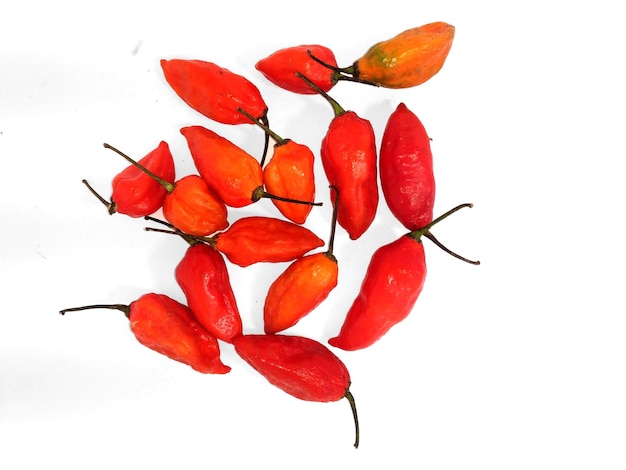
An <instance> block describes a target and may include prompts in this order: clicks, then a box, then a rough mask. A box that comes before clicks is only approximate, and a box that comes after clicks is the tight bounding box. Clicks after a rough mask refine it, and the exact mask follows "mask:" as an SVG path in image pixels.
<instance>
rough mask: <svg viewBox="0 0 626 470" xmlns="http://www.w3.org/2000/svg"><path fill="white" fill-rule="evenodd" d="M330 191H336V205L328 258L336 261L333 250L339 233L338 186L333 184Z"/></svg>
mask: <svg viewBox="0 0 626 470" xmlns="http://www.w3.org/2000/svg"><path fill="white" fill-rule="evenodd" d="M329 187H330V189H332V190H333V191H335V203H334V204H333V217H332V220H331V224H330V237H329V238H328V251H326V256H328V257H329V258H331V259H334V260H335V261H336V258H335V255H333V248H334V246H335V232H336V231H337V230H336V229H337V214H338V211H339V209H338V208H339V189H338V188H337V186H333V185H332V184H331V185H330V186H329Z"/></svg>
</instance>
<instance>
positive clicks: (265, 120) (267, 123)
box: [259, 109, 270, 167]
mask: <svg viewBox="0 0 626 470" xmlns="http://www.w3.org/2000/svg"><path fill="white" fill-rule="evenodd" d="M259 120H260V121H261V122H262V123H263V125H264V126H265V127H267V128H268V129H269V127H270V121H269V119H268V117H267V109H266V110H265V111H264V112H263V116H261V118H260V119H259ZM269 148H270V136H269V134H268V133H267V132H266V133H265V142H264V143H263V154H262V155H261V167H263V164H264V163H265V157H267V151H268V150H269Z"/></svg>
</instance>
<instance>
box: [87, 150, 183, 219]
mask: <svg viewBox="0 0 626 470" xmlns="http://www.w3.org/2000/svg"><path fill="white" fill-rule="evenodd" d="M139 163H140V164H141V165H142V166H144V167H145V168H147V169H148V170H150V171H151V172H152V173H154V174H155V175H157V176H158V177H159V178H161V179H163V180H165V181H173V180H174V178H175V176H176V171H175V168H174V158H173V157H172V153H171V152H170V147H169V145H168V144H167V142H163V141H162V142H161V143H160V144H159V145H158V147H157V148H155V149H154V150H152V151H151V152H150V153H148V154H147V155H146V156H145V157H143V158H142V159H141V160H139ZM83 183H84V184H85V185H86V186H87V188H89V190H90V191H91V192H92V193H93V194H94V195H95V196H96V197H97V198H98V199H99V200H100V202H102V203H103V204H104V205H105V206H106V207H107V209H108V210H109V214H115V213H116V212H118V213H120V214H125V215H128V216H130V217H145V216H146V215H150V214H153V213H154V212H156V211H157V210H158V209H160V208H161V206H162V205H163V201H164V200H165V196H167V190H166V189H165V188H164V187H163V186H162V185H161V184H160V183H159V182H158V181H156V180H155V179H154V178H152V177H150V176H149V175H148V174H146V173H145V172H144V171H141V170H140V169H139V168H137V166H136V165H129V166H127V167H126V168H125V169H124V170H123V171H122V172H120V173H118V174H117V175H116V176H115V177H114V178H113V182H112V187H113V192H112V193H111V201H110V202H109V201H107V200H106V199H104V198H103V197H102V196H100V195H99V194H98V193H97V192H96V191H95V190H94V189H93V188H92V187H91V186H90V185H89V183H88V182H87V180H83Z"/></svg>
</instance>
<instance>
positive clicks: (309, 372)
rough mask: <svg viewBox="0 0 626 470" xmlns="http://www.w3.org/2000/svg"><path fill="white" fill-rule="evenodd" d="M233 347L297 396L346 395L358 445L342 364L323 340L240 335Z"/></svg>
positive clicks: (328, 399) (274, 382) (347, 379)
mask: <svg viewBox="0 0 626 470" xmlns="http://www.w3.org/2000/svg"><path fill="white" fill-rule="evenodd" d="M233 345H234V346H235V351H236V352H237V354H239V356H240V357H241V358H242V359H243V360H244V361H246V362H247V363H248V364H250V366H252V368H254V369H255V370H256V371H257V372H259V373H260V374H261V375H262V376H263V377H265V378H266V379H267V380H268V381H269V382H270V383H271V384H272V385H274V386H276V387H278V388H280V389H281V390H283V391H284V392H286V393H288V394H289V395H292V396H294V397H296V398H299V399H300V400H306V401H314V402H333V401H339V400H341V399H342V398H346V399H347V400H348V402H349V403H350V407H351V409H352V414H353V418H354V426H355V433H356V438H355V441H354V447H358V446H359V421H358V417H357V411H356V405H355V402H354V397H353V396H352V393H351V392H350V373H349V372H348V369H347V367H346V366H345V364H344V363H343V362H342V361H341V359H339V358H338V357H337V356H336V355H335V354H333V353H332V352H331V351H330V350H329V349H328V348H327V347H326V346H324V345H323V344H321V343H319V342H317V341H315V340H313V339H309V338H306V337H303V336H286V335H242V336H239V337H237V338H235V339H234V340H233Z"/></svg>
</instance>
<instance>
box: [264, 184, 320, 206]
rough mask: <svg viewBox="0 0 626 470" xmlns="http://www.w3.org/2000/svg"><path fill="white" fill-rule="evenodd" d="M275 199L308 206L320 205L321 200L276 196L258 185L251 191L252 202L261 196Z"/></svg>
mask: <svg viewBox="0 0 626 470" xmlns="http://www.w3.org/2000/svg"><path fill="white" fill-rule="evenodd" d="M264 197H265V198H268V199H275V200H277V201H283V202H291V203H293V204H305V205H308V206H321V205H322V204H323V203H322V202H311V201H301V200H299V199H291V198H288V197H282V196H276V195H275V194H271V193H268V192H267V191H265V189H263V186H259V187H258V188H256V189H255V190H254V191H253V192H252V202H257V201H258V200H260V199H261V198H264Z"/></svg>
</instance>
